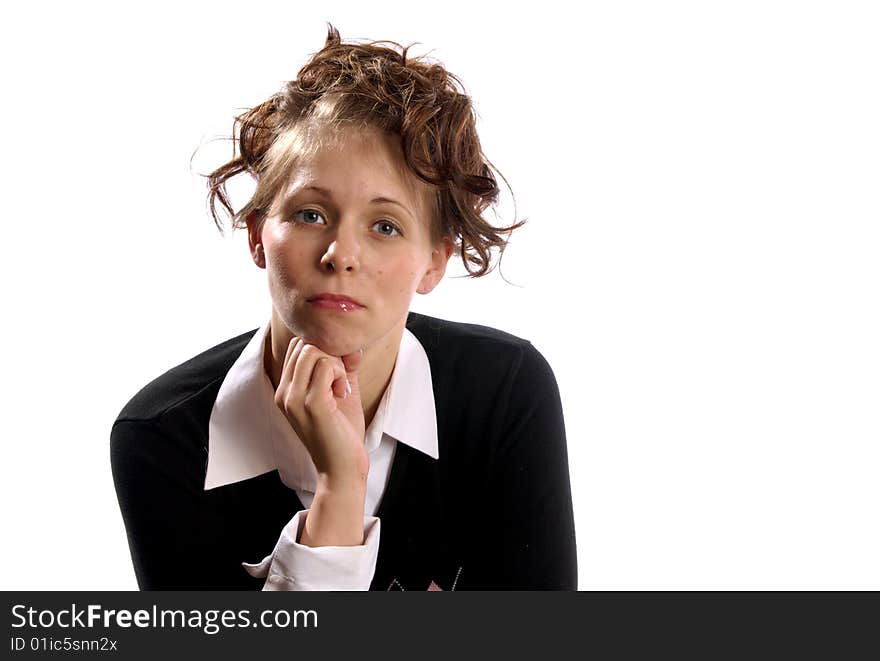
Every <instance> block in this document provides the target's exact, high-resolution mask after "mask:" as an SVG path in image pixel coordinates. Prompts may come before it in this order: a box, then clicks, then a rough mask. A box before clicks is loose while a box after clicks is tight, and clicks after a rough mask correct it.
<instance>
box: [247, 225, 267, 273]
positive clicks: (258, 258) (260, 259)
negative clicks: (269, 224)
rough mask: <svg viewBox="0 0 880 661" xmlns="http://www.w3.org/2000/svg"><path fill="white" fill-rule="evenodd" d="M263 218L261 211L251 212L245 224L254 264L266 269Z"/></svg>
mask: <svg viewBox="0 0 880 661" xmlns="http://www.w3.org/2000/svg"><path fill="white" fill-rule="evenodd" d="M263 220H264V218H263V216H262V214H261V213H260V212H259V211H251V212H250V213H249V214H248V216H247V218H246V219H245V223H247V231H248V247H249V248H250V251H251V257H252V258H253V260H254V264H256V265H257V266H259V267H260V268H261V269H264V268H266V251H265V249H264V248H263Z"/></svg>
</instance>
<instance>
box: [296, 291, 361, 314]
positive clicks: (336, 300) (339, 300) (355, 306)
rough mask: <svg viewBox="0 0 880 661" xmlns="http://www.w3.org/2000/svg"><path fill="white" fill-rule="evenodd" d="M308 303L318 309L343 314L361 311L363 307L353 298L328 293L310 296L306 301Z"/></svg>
mask: <svg viewBox="0 0 880 661" xmlns="http://www.w3.org/2000/svg"><path fill="white" fill-rule="evenodd" d="M308 302H309V303H312V304H313V305H315V306H317V307H319V308H325V309H331V310H341V311H343V312H351V311H354V310H363V309H364V307H365V306H364V304H363V303H361V302H360V301H356V300H355V299H353V298H349V297H348V296H342V295H341V294H330V293H323V294H317V295H316V296H312V297H311V298H309V299H308Z"/></svg>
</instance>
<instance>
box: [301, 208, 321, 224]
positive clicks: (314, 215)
mask: <svg viewBox="0 0 880 661" xmlns="http://www.w3.org/2000/svg"><path fill="white" fill-rule="evenodd" d="M293 217H294V219H296V220H299V221H300V222H301V223H305V224H306V225H326V224H327V221H326V220H324V216H322V215H321V212H320V211H315V210H314V209H303V210H302V211H297V212H296V213H295V214H293Z"/></svg>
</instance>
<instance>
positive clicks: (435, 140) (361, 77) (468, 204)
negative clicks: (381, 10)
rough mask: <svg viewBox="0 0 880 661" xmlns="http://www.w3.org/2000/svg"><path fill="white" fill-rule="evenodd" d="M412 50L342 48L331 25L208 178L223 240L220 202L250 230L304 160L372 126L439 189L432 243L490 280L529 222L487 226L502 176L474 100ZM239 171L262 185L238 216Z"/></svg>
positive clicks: (373, 45) (236, 133)
mask: <svg viewBox="0 0 880 661" xmlns="http://www.w3.org/2000/svg"><path fill="white" fill-rule="evenodd" d="M409 48H410V46H407V47H405V48H404V47H402V46H401V45H400V44H397V43H394V42H387V41H373V42H370V43H367V44H355V43H342V40H341V38H340V36H339V32H338V31H337V30H336V28H334V27H333V26H332V25H329V24H328V33H327V41H326V43H325V44H324V48H322V49H321V50H320V51H318V52H317V53H315V54H314V55H313V56H312V58H311V60H310V61H309V62H308V63H307V64H306V65H305V66H304V67H303V68H302V69H300V71H299V73H298V74H297V77H296V79H295V80H292V81H290V82H288V83H286V84H285V85H284V86H283V88H282V89H281V91H280V92H278V93H277V94H274V95H273V96H272V97H271V98H269V99H268V100H266V101H264V102H263V103H261V104H259V105H257V106H255V107H254V108H251V109H250V110H247V111H246V112H245V113H243V114H242V115H239V116H238V117H236V118H235V123H234V124H233V136H232V141H233V159H232V160H231V161H229V162H228V163H226V164H224V165H222V166H220V167H219V168H217V169H216V170H214V171H213V172H211V173H210V174H209V175H208V189H209V194H208V206H209V209H210V212H211V215H212V216H213V218H214V222H215V224H216V225H217V227H218V229H220V231H221V233H222V231H223V228H222V225H221V222H220V219H219V217H218V210H217V205H218V203H219V205H220V206H221V207H223V209H225V211H226V212H227V213H228V215H229V216H230V217H231V219H232V223H231V225H232V228H233V229H235V228H243V227H245V226H246V219H247V218H248V217H250V216H251V215H252V214H256V217H257V218H259V219H260V220H262V219H264V218H265V216H266V215H267V213H268V211H269V209H270V208H271V205H272V202H273V200H275V198H276V196H277V193H278V192H279V191H280V189H281V188H282V187H283V186H284V185H285V184H286V183H287V182H288V181H289V177H290V174H291V172H292V169H293V168H294V167H295V166H296V164H297V162H298V160H299V159H301V158H303V157H304V156H306V155H307V154H309V153H314V151H315V150H316V149H318V148H319V147H320V145H321V144H323V143H322V141H323V140H326V139H327V137H328V136H329V137H330V139H332V137H333V135H335V134H336V133H338V131H339V130H340V129H342V128H345V127H346V126H353V127H355V128H369V127H375V128H378V129H380V130H382V131H384V132H386V133H388V134H391V135H394V136H399V138H400V146H401V147H402V150H403V156H404V159H405V161H406V165H407V166H408V167H409V169H410V170H411V171H412V172H413V173H414V174H415V175H416V176H417V177H418V178H419V179H421V180H422V181H424V182H426V183H428V184H430V185H431V186H432V187H433V188H432V190H433V191H434V195H433V205H432V206H433V208H432V213H433V215H434V218H432V219H431V222H432V235H433V236H434V238H435V239H439V238H440V237H442V236H448V237H451V238H452V239H453V240H454V242H455V244H456V247H457V249H458V252H459V254H460V255H461V259H462V261H463V263H464V266H465V269H466V270H467V271H468V273H469V274H470V275H471V276H474V277H477V276H481V275H485V274H486V273H488V272H489V271H490V270H491V269H492V268H493V267H492V265H491V250H492V249H493V248H497V249H498V250H499V253H501V252H503V250H504V247H505V246H506V244H507V237H508V236H509V234H510V232H512V231H513V230H514V229H516V228H517V227H520V226H521V225H522V224H523V223H524V222H525V221H520V222H516V223H514V224H512V225H509V226H507V227H494V226H493V225H491V224H490V223H488V222H487V221H486V220H485V219H484V218H483V212H484V211H486V209H488V208H489V207H491V206H494V205H495V204H496V203H497V202H498V194H499V189H498V183H497V181H496V179H495V176H494V175H493V172H494V173H497V174H498V175H499V176H500V177H501V179H504V176H503V175H501V173H500V172H499V171H498V170H497V169H496V168H495V167H494V166H493V165H492V164H491V163H490V162H489V161H488V160H487V159H486V157H485V155H484V154H483V151H482V148H481V147H480V140H479V137H478V136H477V131H476V118H475V114H474V109H473V106H472V105H471V100H470V97H468V96H467V95H466V94H464V93H463V86H462V84H461V81H459V79H458V78H456V77H455V76H454V75H453V74H451V73H450V72H448V71H447V70H446V69H445V68H444V67H443V66H442V65H441V64H439V63H437V62H433V61H428V60H426V59H425V58H424V57H409V58H408V57H407V51H408V49H409ZM460 89H461V90H462V91H459V90H460ZM242 172H247V173H249V174H250V175H251V176H252V177H253V178H254V179H255V180H256V182H257V187H256V190H255V192H254V194H253V196H252V197H251V199H250V201H249V202H248V203H247V204H246V205H245V206H244V207H243V208H242V209H241V210H239V211H238V212H237V213H235V212H234V210H233V208H232V205H231V203H230V201H229V197H228V195H227V192H226V182H227V181H228V180H229V179H231V178H232V177H234V176H236V175H238V174H240V173H242ZM504 181H505V183H507V180H506V179H504ZM508 188H509V186H508ZM511 193H512V191H511Z"/></svg>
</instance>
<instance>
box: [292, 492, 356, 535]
mask: <svg viewBox="0 0 880 661" xmlns="http://www.w3.org/2000/svg"><path fill="white" fill-rule="evenodd" d="M365 498H366V492H365V490H364V491H361V490H359V489H355V488H347V489H343V490H332V489H328V488H322V487H321V486H319V487H318V490H317V491H316V492H315V497H314V499H313V500H312V505H311V507H310V508H309V513H308V516H307V517H306V521H305V525H304V526H303V530H302V534H301V535H300V540H299V542H300V544H303V545H305V546H360V545H361V544H363V543H364V500H365Z"/></svg>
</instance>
